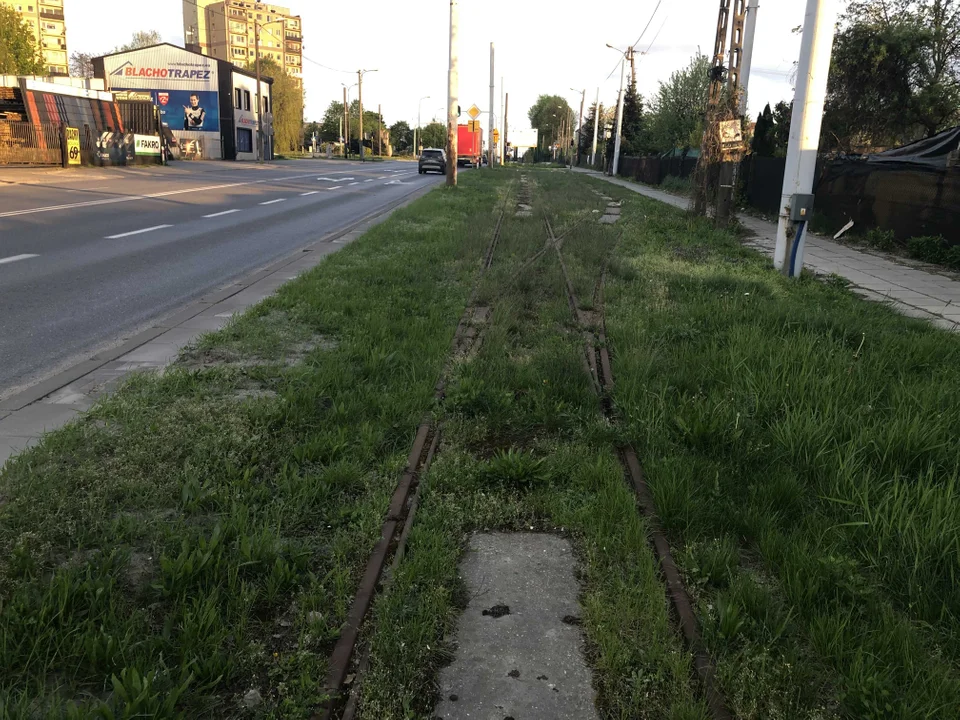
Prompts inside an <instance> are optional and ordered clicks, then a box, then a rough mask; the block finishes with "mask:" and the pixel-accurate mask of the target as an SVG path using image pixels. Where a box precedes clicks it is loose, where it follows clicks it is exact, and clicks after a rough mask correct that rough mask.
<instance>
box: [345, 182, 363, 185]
mask: <svg viewBox="0 0 960 720" xmlns="http://www.w3.org/2000/svg"><path fill="white" fill-rule="evenodd" d="M359 184H360V183H359V182H352V183H347V185H359Z"/></svg>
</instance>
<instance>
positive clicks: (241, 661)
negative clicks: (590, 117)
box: [0, 174, 499, 719]
mask: <svg viewBox="0 0 960 720" xmlns="http://www.w3.org/2000/svg"><path fill="white" fill-rule="evenodd" d="M498 192H499V188H498V187H497V186H495V185H494V184H493V183H491V182H488V180H487V178H486V177H485V176H481V175H480V174H476V175H471V176H470V177H465V178H464V179H463V182H462V183H461V186H460V188H459V189H458V190H456V191H454V192H445V191H439V192H434V193H431V194H429V195H428V196H426V197H425V198H423V199H421V200H419V201H418V202H416V203H415V204H413V205H412V206H411V207H409V208H407V209H404V210H401V211H399V212H397V213H396V214H395V215H394V216H393V217H392V218H390V219H389V220H388V221H387V222H385V223H384V224H381V225H379V226H377V227H376V228H374V229H373V230H371V231H370V232H369V233H367V234H366V235H365V236H364V238H362V239H361V240H359V241H358V242H356V243H353V244H351V245H349V246H348V247H346V248H345V249H343V250H341V251H340V252H339V253H337V254H335V255H332V256H331V257H329V258H328V259H327V260H325V261H324V262H323V263H322V264H321V265H319V266H318V267H317V268H315V269H314V270H313V271H311V272H310V273H308V274H306V275H305V276H303V277H301V278H300V279H298V280H296V281H294V282H291V283H289V284H287V285H285V286H284V287H283V288H282V289H281V290H280V292H279V293H278V294H277V295H276V296H275V297H273V298H271V299H269V300H267V301H265V302H263V303H261V304H260V305H258V306H256V307H255V308H253V309H251V311H249V312H248V313H246V314H244V315H243V316H241V317H240V318H239V319H237V320H236V321H234V322H232V323H231V324H230V325H229V326H228V327H227V328H225V329H224V330H222V331H220V332H219V333H216V334H213V335H209V336H206V338H205V339H204V340H203V341H202V342H201V343H200V344H199V346H198V347H197V349H196V350H194V351H191V352H189V353H187V354H186V355H185V356H184V358H183V359H182V361H181V362H180V364H179V365H178V366H176V367H174V368H172V369H171V370H169V371H168V372H166V373H165V374H164V375H163V376H162V377H155V376H135V377H133V378H132V379H131V380H130V381H129V382H127V383H126V384H125V385H124V386H123V387H122V389H121V390H120V391H119V392H118V393H116V394H115V395H114V396H112V397H109V398H107V399H106V400H104V401H102V402H101V403H99V404H98V405H97V406H96V407H95V408H94V409H93V410H92V411H91V412H90V413H89V415H87V416H86V417H84V418H83V419H81V420H79V421H78V422H74V423H72V424H71V425H69V426H67V427H65V428H63V429H61V430H59V431H57V432H54V433H52V434H49V435H47V436H46V437H45V438H44V440H43V442H42V443H41V445H40V446H39V447H37V448H35V449H32V450H30V451H28V452H26V453H24V454H23V455H21V456H19V457H18V458H17V459H16V460H15V461H13V462H12V463H11V464H9V465H8V466H7V467H6V469H5V470H4V471H3V472H2V474H0V718H4V719H5V718H27V717H50V718H61V717H67V718H101V717H104V718H112V717H117V718H133V717H164V718H167V717H177V716H179V717H184V718H195V717H223V718H227V717H230V718H234V717H242V716H245V715H251V716H253V715H255V716H257V717H305V716H307V715H308V714H309V711H310V709H311V708H313V707H314V706H315V705H316V703H318V702H319V701H321V700H322V699H323V690H322V683H323V680H324V678H325V674H326V658H327V656H328V654H329V652H330V650H331V649H332V646H333V643H334V641H335V639H336V637H337V635H338V632H339V628H340V626H341V624H342V622H343V620H344V618H345V615H346V612H347V610H348V607H349V603H350V602H351V600H352V596H353V593H354V590H355V587H356V584H357V582H358V576H359V573H360V572H361V571H362V568H363V566H364V564H365V562H366V559H367V555H368V553H369V551H370V550H371V548H372V546H373V545H374V543H375V542H376V540H377V539H378V537H379V533H380V525H381V522H382V520H383V515H384V513H385V511H386V507H387V504H388V499H389V496H390V493H391V492H392V489H393V487H394V485H395V483H396V481H397V479H398V477H399V474H400V472H401V471H402V468H403V466H404V464H405V463H404V461H405V458H406V455H407V453H408V452H409V445H410V443H411V441H412V438H413V435H414V432H415V430H416V427H417V425H418V424H419V422H420V421H421V419H422V417H423V415H424V413H425V412H427V411H428V410H429V408H430V406H431V404H432V402H433V388H434V384H435V382H436V379H437V377H438V375H439V373H440V370H441V368H442V367H443V364H444V362H445V360H446V357H447V354H448V351H449V347H450V341H451V337H452V334H453V331H454V328H455V327H456V324H457V321H458V319H459V316H460V314H461V312H462V309H463V306H464V303H465V302H466V298H467V295H468V293H469V289H470V287H471V285H472V283H473V280H474V278H475V277H476V272H477V270H478V268H479V264H480V261H481V258H482V254H483V250H484V248H485V247H486V243H487V242H488V239H489V235H490V232H491V231H492V227H493V223H494V221H495V212H494V207H495V205H496V203H497V201H498V195H497V193H498ZM251 688H256V689H257V690H258V691H259V692H260V693H261V695H262V697H263V702H262V704H260V705H259V706H258V707H257V708H256V711H255V712H252V713H250V712H247V711H245V709H244V708H243V707H242V705H241V698H242V697H243V695H244V693H246V692H247V691H248V690H249V689H251Z"/></svg>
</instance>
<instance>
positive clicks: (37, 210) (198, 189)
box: [0, 173, 313, 218]
mask: <svg viewBox="0 0 960 720" xmlns="http://www.w3.org/2000/svg"><path fill="white" fill-rule="evenodd" d="M305 177H313V173H305V174H303V175H288V176H286V177H278V178H267V179H264V180H250V181H249V182H236V183H225V184H223V185H204V186H202V187H192V188H184V189H182V190H167V191H165V192H158V193H150V194H149V195H124V196H123V197H115V198H104V199H103V200H87V201H86V202H78V203H68V204H65V205H46V206H43V207H37V208H29V209H27V210H9V211H7V212H0V218H5V217H15V216H17V215H32V214H34V213H42V212H50V211H51V210H72V209H73V208H83V207H95V206H97V205H115V204H116V203H124V202H131V201H133V200H152V199H154V198H162V197H170V196H171V195H184V194H186V193H195V192H203V191H204V190H221V189H223V188H232V187H244V186H247V185H263V184H265V183H272V182H282V181H284V180H298V179H300V178H305Z"/></svg>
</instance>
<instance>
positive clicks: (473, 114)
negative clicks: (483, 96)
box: [467, 104, 481, 120]
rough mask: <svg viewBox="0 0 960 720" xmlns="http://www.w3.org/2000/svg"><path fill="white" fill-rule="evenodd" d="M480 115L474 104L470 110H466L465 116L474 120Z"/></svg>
mask: <svg viewBox="0 0 960 720" xmlns="http://www.w3.org/2000/svg"><path fill="white" fill-rule="evenodd" d="M480 114H481V110H480V108H478V107H477V106H476V104H474V105H471V106H470V109H469V110H467V115H469V116H470V117H471V118H472V119H474V120H476V119H477V118H478V117H480Z"/></svg>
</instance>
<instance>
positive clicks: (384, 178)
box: [377, 175, 390, 180]
mask: <svg viewBox="0 0 960 720" xmlns="http://www.w3.org/2000/svg"><path fill="white" fill-rule="evenodd" d="M388 177H390V176H389V175H381V176H380V177H378V178H377V180H386V179H387V178H388Z"/></svg>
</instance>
